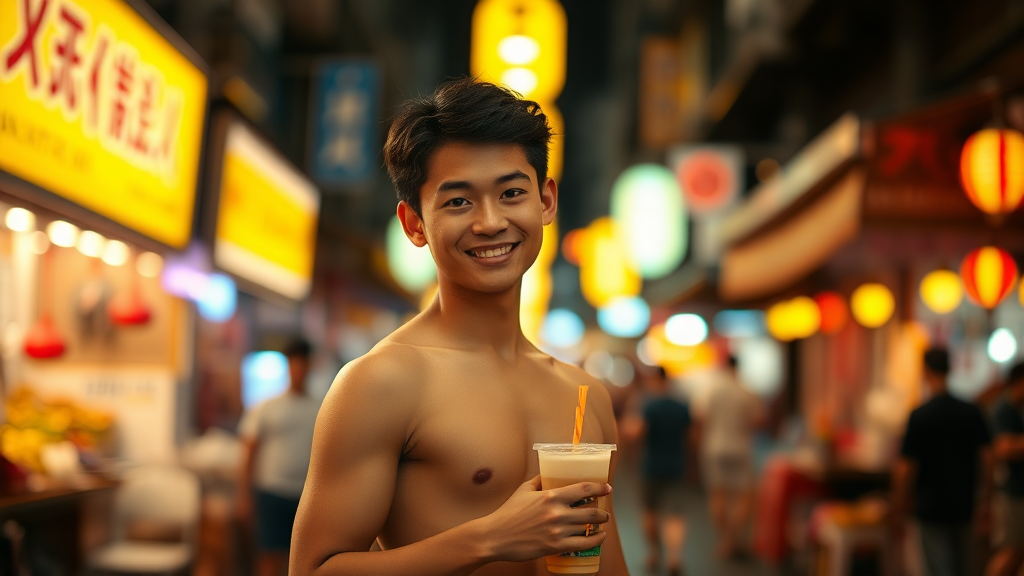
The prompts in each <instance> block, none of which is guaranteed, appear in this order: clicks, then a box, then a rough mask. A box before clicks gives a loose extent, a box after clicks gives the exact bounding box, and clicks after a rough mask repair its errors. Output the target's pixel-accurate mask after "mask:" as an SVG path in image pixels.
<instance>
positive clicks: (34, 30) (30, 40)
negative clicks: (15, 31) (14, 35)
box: [3, 0, 50, 88]
mask: <svg viewBox="0 0 1024 576" xmlns="http://www.w3.org/2000/svg"><path fill="white" fill-rule="evenodd" d="M49 3H50V0H43V1H42V3H41V4H40V5H39V9H38V10H36V12H34V13H33V12H32V0H23V2H22V3H21V6H22V10H21V11H19V12H18V15H19V16H21V19H22V20H21V22H20V26H19V30H21V31H22V35H21V38H18V39H16V40H15V41H14V43H13V46H12V47H11V48H10V50H4V52H3V56H4V58H3V62H4V68H5V69H4V72H6V73H10V72H11V71H12V70H14V67H15V66H17V65H18V64H19V63H21V62H24V64H23V65H24V66H26V67H27V68H28V71H29V74H28V76H29V78H30V81H31V83H32V88H36V87H37V86H39V61H38V58H37V55H36V47H37V45H36V37H37V36H39V29H40V27H41V25H42V23H43V17H44V16H46V8H47V6H48V5H49Z"/></svg>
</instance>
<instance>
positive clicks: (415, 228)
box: [398, 200, 427, 248]
mask: <svg viewBox="0 0 1024 576" xmlns="http://www.w3.org/2000/svg"><path fill="white" fill-rule="evenodd" d="M398 220H399V221H400V222H401V223H402V229H403V230H405V235H406V236H408V237H409V240H411V241H412V243H413V244H415V245H416V247H417V248H423V247H424V246H426V245H427V236H426V235H425V234H424V233H423V219H422V218H420V217H419V216H418V215H417V214H416V211H415V210H413V209H412V206H409V204H408V203H406V202H405V201H404V200H403V201H401V202H399V203H398Z"/></svg>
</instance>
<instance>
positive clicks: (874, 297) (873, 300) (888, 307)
mask: <svg viewBox="0 0 1024 576" xmlns="http://www.w3.org/2000/svg"><path fill="white" fill-rule="evenodd" d="M850 307H851V308H852V311H853V317H854V319H855V320H857V322H858V323H859V324H860V325H861V326H864V327H865V328H879V327H881V326H883V325H885V323H886V322H888V321H889V318H892V313H893V311H894V310H895V309H896V300H895V298H893V295H892V292H891V291H890V290H889V289H888V288H886V287H885V286H884V285H882V284H877V283H868V284H862V285H860V286H859V287H858V288H857V289H856V290H854V291H853V296H852V297H851V298H850Z"/></svg>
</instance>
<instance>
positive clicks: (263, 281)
mask: <svg viewBox="0 0 1024 576" xmlns="http://www.w3.org/2000/svg"><path fill="white" fill-rule="evenodd" d="M221 123H226V125H227V126H226V130H225V131H224V137H223V138H224V141H223V161H222V164H221V170H220V182H219V191H220V200H219V206H218V209H217V224H216V232H215V237H214V247H213V259H214V264H215V265H216V266H217V267H218V268H220V269H222V270H224V271H226V272H228V273H231V274H234V275H235V276H237V277H239V278H241V279H242V280H244V281H248V282H251V283H254V284H257V285H259V286H261V287H263V288H266V289H269V290H271V291H273V292H275V293H277V294H280V295H282V296H285V297H287V298H290V299H292V300H301V299H303V298H305V297H306V296H307V295H308V294H309V289H310V281H311V279H312V276H313V255H314V252H315V249H316V226H317V219H318V217H319V213H320V192H319V191H318V190H317V188H316V186H315V185H314V184H313V183H312V182H311V181H310V180H309V179H308V178H306V176H304V175H303V174H302V173H301V172H300V171H299V170H298V169H297V168H295V167H294V166H293V165H292V164H291V163H290V162H288V161H287V160H285V159H284V157H282V156H281V155H280V154H278V153H277V152H276V151H274V150H273V149H272V148H271V147H270V145H269V144H267V143H265V142H264V140H263V139H262V138H260V137H259V136H257V135H256V133H255V132H254V131H253V130H252V129H251V128H249V126H248V125H247V124H245V123H244V122H242V121H241V120H237V119H234V120H232V119H230V117H229V116H222V117H220V118H218V124H221Z"/></svg>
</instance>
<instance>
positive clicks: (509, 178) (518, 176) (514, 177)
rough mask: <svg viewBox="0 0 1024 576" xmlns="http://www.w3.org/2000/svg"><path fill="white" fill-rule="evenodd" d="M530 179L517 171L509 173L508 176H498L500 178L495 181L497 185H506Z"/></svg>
mask: <svg viewBox="0 0 1024 576" xmlns="http://www.w3.org/2000/svg"><path fill="white" fill-rule="evenodd" d="M529 179H530V177H529V176H527V175H526V174H525V173H523V172H521V171H519V170H515V171H512V172H509V173H508V174H505V175H504V176H498V178H497V179H496V180H495V181H494V183H495V184H504V183H506V182H511V181H513V180H529Z"/></svg>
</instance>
